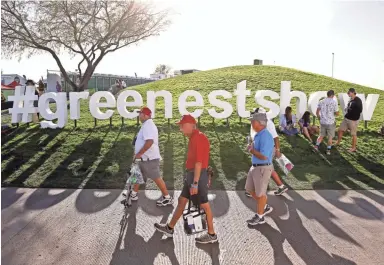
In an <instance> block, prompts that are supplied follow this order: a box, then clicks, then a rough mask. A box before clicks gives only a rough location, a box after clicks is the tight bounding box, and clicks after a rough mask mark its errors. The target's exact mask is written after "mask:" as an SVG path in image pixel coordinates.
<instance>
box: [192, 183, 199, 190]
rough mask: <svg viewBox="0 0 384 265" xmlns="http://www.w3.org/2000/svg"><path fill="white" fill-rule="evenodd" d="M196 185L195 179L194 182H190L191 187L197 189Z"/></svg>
mask: <svg viewBox="0 0 384 265" xmlns="http://www.w3.org/2000/svg"><path fill="white" fill-rule="evenodd" d="M198 187H199V185H198V182H197V181H195V182H193V184H191V188H193V189H197V188H198Z"/></svg>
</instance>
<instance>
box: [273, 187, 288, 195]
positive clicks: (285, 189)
mask: <svg viewBox="0 0 384 265" xmlns="http://www.w3.org/2000/svg"><path fill="white" fill-rule="evenodd" d="M287 190H288V187H287V186H285V185H283V187H282V188H278V189H277V191H275V192H274V194H275V195H279V196H280V195H281V194H283V193H284V192H286V191H287Z"/></svg>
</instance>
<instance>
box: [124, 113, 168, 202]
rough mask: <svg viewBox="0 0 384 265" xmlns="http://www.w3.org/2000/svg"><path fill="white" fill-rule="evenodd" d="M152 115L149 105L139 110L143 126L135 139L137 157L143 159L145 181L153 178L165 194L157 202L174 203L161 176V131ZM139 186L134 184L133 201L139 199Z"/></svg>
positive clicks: (141, 167)
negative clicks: (159, 131)
mask: <svg viewBox="0 0 384 265" xmlns="http://www.w3.org/2000/svg"><path fill="white" fill-rule="evenodd" d="M151 115H152V111H151V110H150V109H149V108H147V107H143V108H141V110H140V111H139V119H140V121H141V122H142V126H141V128H140V131H139V133H138V134H137V137H136V140H135V159H139V160H141V161H140V162H138V163H139V167H140V170H141V172H142V174H143V177H144V181H145V182H146V181H147V179H148V178H150V179H152V180H153V181H154V182H155V183H156V185H157V187H159V189H160V190H161V193H162V194H163V196H162V198H161V199H160V200H158V201H157V202H156V204H157V206H166V205H172V204H173V199H172V197H171V196H170V195H169V193H168V190H167V187H166V186H165V182H164V180H163V179H162V178H161V177H160V158H161V156H160V149H159V133H158V130H157V127H156V125H155V123H154V122H153V120H152V119H151ZM139 187H140V185H139V184H136V185H134V187H133V191H132V192H131V199H132V201H137V200H138V196H137V192H138V191H139Z"/></svg>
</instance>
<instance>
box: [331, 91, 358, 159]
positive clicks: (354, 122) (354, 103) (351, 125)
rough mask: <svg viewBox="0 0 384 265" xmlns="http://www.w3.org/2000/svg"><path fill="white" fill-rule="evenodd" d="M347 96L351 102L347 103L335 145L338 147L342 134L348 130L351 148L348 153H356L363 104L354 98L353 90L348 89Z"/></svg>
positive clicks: (354, 92) (356, 97)
mask: <svg viewBox="0 0 384 265" xmlns="http://www.w3.org/2000/svg"><path fill="white" fill-rule="evenodd" d="M348 96H349V97H350V98H351V100H350V101H349V102H348V105H347V108H346V114H345V116H344V120H343V122H342V123H341V125H340V127H339V131H338V139H337V142H336V144H335V145H340V142H341V139H342V137H343V134H344V132H345V131H347V130H350V131H351V136H352V148H350V149H349V152H356V150H357V149H356V148H357V127H358V124H359V119H360V114H361V112H362V111H363V103H362V101H361V99H360V98H359V97H358V96H356V90H355V89H354V88H350V89H349V90H348Z"/></svg>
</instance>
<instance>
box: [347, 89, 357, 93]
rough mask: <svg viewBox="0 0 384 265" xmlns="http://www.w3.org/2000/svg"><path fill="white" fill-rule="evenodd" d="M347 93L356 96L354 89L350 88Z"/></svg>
mask: <svg viewBox="0 0 384 265" xmlns="http://www.w3.org/2000/svg"><path fill="white" fill-rule="evenodd" d="M348 93H353V94H356V89H354V88H353V87H351V88H350V89H349V90H348Z"/></svg>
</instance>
